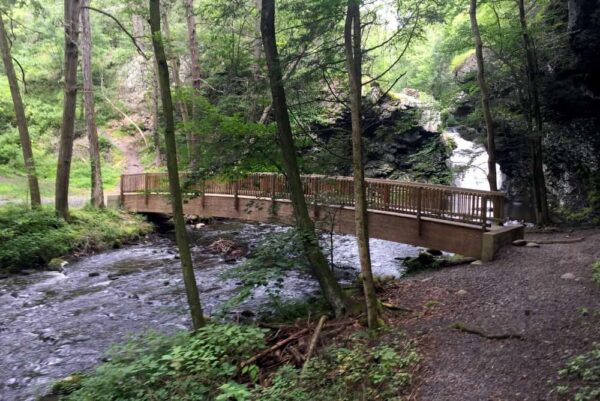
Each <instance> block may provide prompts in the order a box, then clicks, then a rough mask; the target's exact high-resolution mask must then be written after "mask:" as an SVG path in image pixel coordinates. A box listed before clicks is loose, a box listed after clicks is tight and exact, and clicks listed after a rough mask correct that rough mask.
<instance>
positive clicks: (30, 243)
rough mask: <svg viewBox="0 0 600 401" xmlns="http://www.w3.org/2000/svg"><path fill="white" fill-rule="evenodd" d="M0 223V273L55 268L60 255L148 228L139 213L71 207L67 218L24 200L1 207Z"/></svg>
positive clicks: (106, 245) (108, 244)
mask: <svg viewBox="0 0 600 401" xmlns="http://www.w3.org/2000/svg"><path fill="white" fill-rule="evenodd" d="M0 227H1V229H0V277H4V278H6V277H7V276H8V274H9V273H20V274H26V273H27V271H29V270H31V269H45V268H47V267H50V268H51V269H52V270H57V271H60V270H61V269H62V267H63V265H65V261H64V260H63V259H66V258H69V257H77V256H82V255H89V254H91V253H94V252H99V251H102V250H106V249H111V248H115V247H120V246H122V245H123V244H126V243H130V242H132V241H136V240H138V239H139V238H142V237H143V236H145V235H147V234H149V233H150V232H152V231H153V226H152V224H150V223H148V222H146V221H145V220H144V219H143V218H142V217H140V216H135V215H132V214H129V213H126V212H123V211H119V210H109V209H105V210H96V209H92V208H86V207H84V208H81V209H73V210H72V211H71V220H70V221H69V222H67V221H65V220H63V219H60V218H58V217H56V215H55V212H54V210H53V209H52V208H50V207H42V208H40V209H36V210H31V209H28V208H27V207H25V206H23V205H4V206H2V207H0ZM49 265H50V266H49ZM23 272H25V273H23Z"/></svg>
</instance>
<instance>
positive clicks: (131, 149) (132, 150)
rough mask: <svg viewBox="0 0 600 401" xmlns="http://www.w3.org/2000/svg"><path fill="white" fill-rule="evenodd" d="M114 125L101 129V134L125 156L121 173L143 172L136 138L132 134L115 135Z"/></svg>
mask: <svg viewBox="0 0 600 401" xmlns="http://www.w3.org/2000/svg"><path fill="white" fill-rule="evenodd" d="M116 129H117V128H116V127H112V126H111V127H109V128H105V129H103V130H102V133H101V135H103V136H104V137H105V138H107V139H108V140H109V141H110V142H111V143H112V144H113V146H115V147H116V148H118V149H119V150H120V151H121V153H123V157H124V158H125V166H123V171H122V173H123V174H140V173H143V172H144V167H143V166H142V163H141V162H140V158H139V153H138V145H137V139H136V138H135V137H132V136H128V135H127V136H122V135H116V134H115V131H116Z"/></svg>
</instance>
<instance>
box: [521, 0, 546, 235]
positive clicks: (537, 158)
mask: <svg viewBox="0 0 600 401" xmlns="http://www.w3.org/2000/svg"><path fill="white" fill-rule="evenodd" d="M518 3H519V21H520V23H521V31H522V37H523V47H524V49H525V57H526V67H527V87H528V92H529V99H530V103H531V109H532V110H531V112H530V115H532V116H533V119H534V121H535V124H534V127H533V132H532V135H531V138H529V144H530V145H529V146H530V149H531V150H530V151H531V177H532V181H533V188H532V192H533V200H534V202H535V212H536V213H535V215H536V220H537V223H538V224H547V223H549V222H550V213H549V211H548V199H547V195H546V178H545V177H544V164H543V152H542V137H543V125H544V122H543V120H542V111H541V107H540V97H539V89H538V66H537V55H536V52H535V47H534V45H533V43H532V39H531V37H530V36H529V29H528V27H527V17H526V15H525V4H524V1H523V0H518Z"/></svg>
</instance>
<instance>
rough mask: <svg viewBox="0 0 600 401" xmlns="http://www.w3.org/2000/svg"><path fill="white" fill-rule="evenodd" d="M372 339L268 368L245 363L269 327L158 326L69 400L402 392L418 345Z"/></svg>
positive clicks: (216, 400) (232, 400) (239, 400)
mask: <svg viewBox="0 0 600 401" xmlns="http://www.w3.org/2000/svg"><path fill="white" fill-rule="evenodd" d="M371 341H372V340H371V339H370V337H369V336H368V335H367V334H365V333H358V334H356V335H354V336H352V337H350V338H349V339H346V340H345V342H344V345H343V346H335V347H331V348H329V349H328V350H325V351H324V352H323V353H321V355H318V356H315V357H313V358H312V359H311V360H310V362H309V363H308V364H307V366H306V368H305V369H303V370H301V369H298V368H296V367H294V366H293V365H284V366H283V367H281V368H280V369H279V370H278V371H276V372H265V371H261V370H260V367H259V366H257V365H248V366H246V367H244V368H240V366H241V364H240V363H241V362H242V361H244V360H247V359H248V358H250V357H251V356H253V355H256V354H257V353H258V352H260V351H261V350H263V349H265V347H266V344H265V330H263V329H259V328H257V327H254V326H247V325H238V324H209V325H207V326H206V327H204V328H202V329H200V330H198V331H196V332H195V333H194V334H191V335H190V334H188V333H180V334H177V335H174V336H171V337H165V336H160V335H156V334H154V335H150V336H148V337H144V338H142V339H137V340H136V341H134V342H131V343H129V344H126V345H124V346H121V347H118V348H115V349H113V350H112V351H111V353H110V355H109V356H110V362H107V363H105V364H103V365H101V366H100V367H99V368H98V369H97V370H96V371H95V372H94V373H92V374H89V375H88V376H87V377H84V378H83V380H81V381H79V382H78V386H79V387H78V388H77V389H75V390H74V391H73V392H72V393H71V394H70V395H68V396H66V397H63V398H62V400H63V401H92V400H93V401H109V400H110V401H112V400H123V401H125V400H128V401H133V400H154V401H175V400H177V401H180V400H181V401H191V400H194V401H204V400H206V401H329V400H337V401H351V400H352V401H353V400H372V401H379V400H381V401H384V400H385V401H393V400H400V399H401V397H402V396H403V395H405V394H406V393H407V392H408V390H409V388H410V383H411V379H412V375H411V372H412V370H413V368H414V366H415V364H416V363H417V362H418V359H419V358H418V356H417V353H416V352H415V350H414V348H413V347H412V346H411V345H410V344H408V343H406V342H405V341H404V340H403V339H400V341H399V342H396V341H392V343H391V344H389V345H377V344H373V343H372V342H371ZM259 377H260V378H261V380H260V384H259V383H258V378H259ZM64 388H65V386H60V389H61V390H64Z"/></svg>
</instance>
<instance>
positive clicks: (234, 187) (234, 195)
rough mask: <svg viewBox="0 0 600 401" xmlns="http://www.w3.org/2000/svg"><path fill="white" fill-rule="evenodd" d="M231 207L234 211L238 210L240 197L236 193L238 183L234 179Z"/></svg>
mask: <svg viewBox="0 0 600 401" xmlns="http://www.w3.org/2000/svg"><path fill="white" fill-rule="evenodd" d="M233 207H234V208H235V211H236V212H239V211H240V197H239V194H238V183H237V181H235V182H234V183H233Z"/></svg>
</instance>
